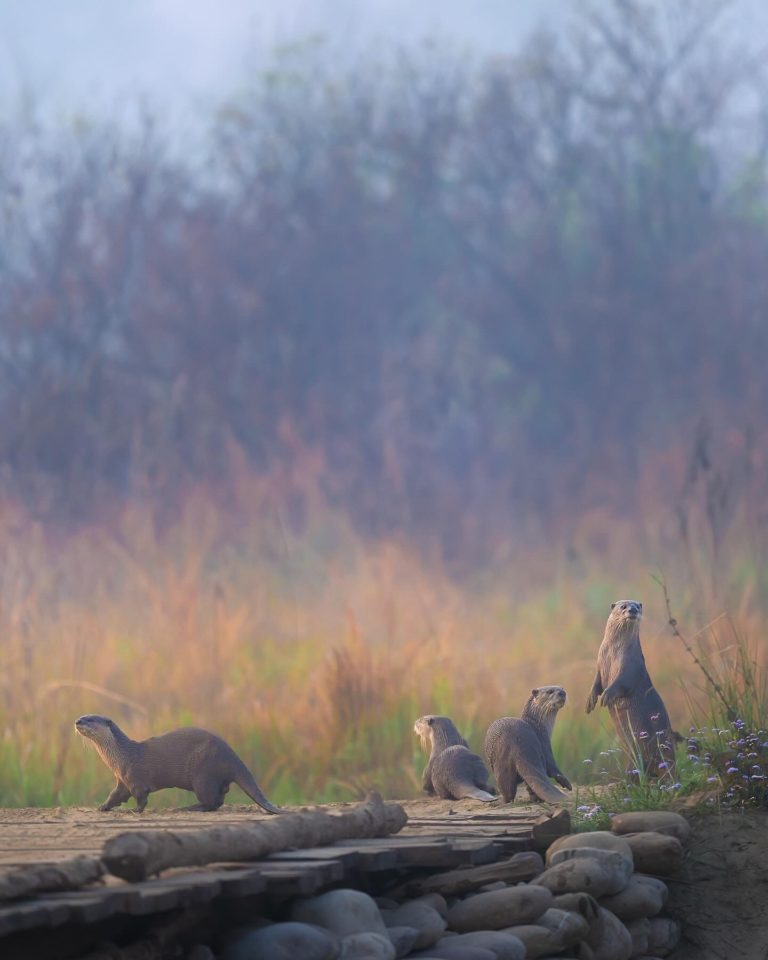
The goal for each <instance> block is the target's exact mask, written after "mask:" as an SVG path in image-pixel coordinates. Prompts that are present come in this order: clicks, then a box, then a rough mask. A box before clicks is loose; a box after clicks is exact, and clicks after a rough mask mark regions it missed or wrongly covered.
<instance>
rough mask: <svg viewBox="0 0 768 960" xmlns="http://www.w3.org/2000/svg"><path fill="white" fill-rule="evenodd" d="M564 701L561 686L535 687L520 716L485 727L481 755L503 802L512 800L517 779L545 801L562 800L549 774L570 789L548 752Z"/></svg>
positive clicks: (515, 790)
mask: <svg viewBox="0 0 768 960" xmlns="http://www.w3.org/2000/svg"><path fill="white" fill-rule="evenodd" d="M565 701H566V694H565V690H563V688H562V687H558V686H554V685H552V686H546V687H536V688H535V689H534V690H532V691H531V695H530V697H529V698H528V702H527V703H526V705H525V707H524V709H523V714H522V716H521V717H502V718H501V719H499V720H494V721H493V723H492V724H491V725H490V727H488V732H487V734H486V735H485V755H486V757H487V758H488V763H489V764H490V765H491V770H492V771H493V775H494V776H495V777H496V783H497V784H498V787H499V791H500V792H501V796H502V798H503V799H504V802H505V803H511V802H512V800H514V799H515V795H516V794H517V788H518V786H519V785H520V781H521V780H522V781H524V782H525V785H526V786H527V787H528V790H529V791H530V792H531V794H532V795H533V796H536V797H538V799H539V800H544V801H547V802H548V803H562V802H563V800H565V799H566V797H565V794H564V793H562V792H561V791H560V790H558V789H557V787H555V786H553V785H552V783H550V781H549V777H552V778H553V779H555V780H557V782H558V783H559V784H560V785H561V786H563V787H565V788H566V789H567V790H570V789H572V788H571V783H570V781H569V780H568V778H567V777H566V776H565V774H564V773H563V772H562V771H561V770H560V768H559V767H558V765H557V763H556V762H555V757H554V754H553V753H552V729H553V727H554V725H555V720H556V718H557V714H558V711H559V710H560V709H561V708H562V707H563V706H564V705H565Z"/></svg>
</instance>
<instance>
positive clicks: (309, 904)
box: [291, 890, 388, 960]
mask: <svg viewBox="0 0 768 960" xmlns="http://www.w3.org/2000/svg"><path fill="white" fill-rule="evenodd" d="M291 920H296V921H298V922H299V923H314V924H316V925H317V926H319V927H325V928H326V930H330V931H331V932H333V933H335V934H336V935H337V936H339V937H348V936H350V935H351V934H353V933H380V934H382V936H384V937H387V928H386V926H385V925H384V921H383V919H382V917H381V911H380V910H379V908H378V906H377V905H376V902H375V901H374V900H373V898H372V897H369V896H368V894H367V893H362V892H361V891H360V890H329V891H328V893H323V894H321V895H320V896H319V897H309V898H308V899H306V900H297V901H296V903H294V905H293V908H292V910H291ZM387 939H388V938H387ZM294 960H296V958H294Z"/></svg>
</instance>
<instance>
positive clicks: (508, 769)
mask: <svg viewBox="0 0 768 960" xmlns="http://www.w3.org/2000/svg"><path fill="white" fill-rule="evenodd" d="M494 773H495V774H496V782H497V783H498V785H499V792H500V793H501V799H502V800H503V801H504V803H512V801H513V800H514V799H515V797H516V796H517V788H518V786H519V785H520V780H521V779H522V778H521V777H520V774H519V773H518V772H517V768H516V767H515V765H514V763H505V764H504V766H503V767H502V768H501V769H500V770H498V771H494Z"/></svg>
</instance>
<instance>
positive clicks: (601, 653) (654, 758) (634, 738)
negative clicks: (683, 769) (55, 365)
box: [587, 600, 675, 777]
mask: <svg viewBox="0 0 768 960" xmlns="http://www.w3.org/2000/svg"><path fill="white" fill-rule="evenodd" d="M642 616H643V605H642V603H639V602H638V601H637V600H617V601H616V602H615V603H612V604H611V611H610V613H609V615H608V622H607V623H606V625H605V634H604V636H603V642H602V643H601V644H600V649H599V650H598V652H597V674H596V676H595V680H594V683H593V684H592V689H591V691H590V693H589V697H588V698H587V713H591V711H592V710H594V709H595V706H596V705H597V703H598V698H599V702H600V706H601V707H607V708H608V712H609V713H610V715H611V719H612V720H613V723H614V726H615V728H616V733H617V734H618V736H619V740H620V742H621V745H622V748H623V749H624V752H625V753H626V755H627V759H628V760H629V762H630V763H632V765H633V766H634V765H635V764H639V765H641V766H642V767H643V769H644V771H645V773H646V775H648V776H652V777H658V776H660V775H661V774H663V773H665V772H669V773H671V772H673V770H674V759H675V751H674V741H675V734H674V733H673V732H672V728H671V725H670V722H669V715H668V714H667V708H666V707H665V706H664V701H663V700H662V699H661V697H660V696H659V693H658V691H657V690H656V688H655V687H654V686H653V682H652V681H651V678H650V676H649V675H648V670H647V669H646V666H645V657H644V656H643V650H642V647H641V646H640V621H641V619H642Z"/></svg>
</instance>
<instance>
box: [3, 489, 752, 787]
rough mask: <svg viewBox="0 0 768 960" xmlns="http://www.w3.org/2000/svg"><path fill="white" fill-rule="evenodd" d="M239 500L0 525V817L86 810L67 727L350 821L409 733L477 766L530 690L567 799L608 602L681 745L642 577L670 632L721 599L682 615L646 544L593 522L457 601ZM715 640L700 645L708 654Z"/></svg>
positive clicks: (478, 583)
mask: <svg viewBox="0 0 768 960" xmlns="http://www.w3.org/2000/svg"><path fill="white" fill-rule="evenodd" d="M251 495H252V502H253V507H254V509H253V511H252V513H251V514H250V516H251V519H250V520H249V521H248V522H246V523H243V522H238V523H233V522H232V520H231V519H230V517H229V515H228V514H227V513H226V512H225V511H224V510H221V509H219V508H217V507H216V506H215V505H214V504H215V502H214V500H213V499H212V498H210V497H208V496H206V495H205V494H204V493H196V494H192V495H190V496H189V497H187V498H186V499H185V501H184V503H183V504H182V507H181V509H180V512H179V515H178V517H177V518H176V519H175V520H174V522H173V523H171V524H170V525H167V526H166V527H165V528H163V529H159V528H158V527H157V526H156V524H155V523H154V522H153V518H152V513H151V511H150V510H149V509H142V508H140V507H137V506H131V507H127V508H126V509H125V510H124V512H123V513H122V515H120V516H119V517H116V518H115V520H114V521H113V523H111V524H110V527H109V530H107V529H105V528H103V527H100V528H97V527H93V528H88V529H83V530H81V531H79V532H77V533H72V534H70V535H68V536H66V537H52V536H51V535H50V533H49V532H48V531H46V530H45V529H44V528H42V527H41V526H40V525H38V524H36V523H35V522H33V521H32V520H30V519H29V518H27V517H25V516H24V514H23V512H21V511H20V510H18V509H16V508H14V507H12V506H11V505H6V506H4V507H3V508H2V509H0V560H1V561H2V562H1V565H0V630H1V631H2V669H1V671H0V804H2V805H25V804H59V803H78V804H91V803H94V802H96V801H97V800H100V799H103V797H104V796H105V795H106V793H107V792H108V788H109V786H110V775H109V774H108V772H107V771H106V769H105V768H104V767H103V766H102V764H101V762H100V761H99V760H98V758H97V757H96V755H95V754H94V752H93V751H92V750H90V749H87V745H85V744H81V743H80V742H79V738H78V737H77V736H76V734H75V733H74V729H73V726H72V723H73V721H74V719H75V718H76V717H77V716H79V715H80V714H83V713H102V714H106V715H109V716H111V717H112V718H113V719H115V720H116V721H117V722H118V723H119V724H121V726H123V727H124V728H125V730H126V731H127V732H128V733H129V734H130V735H132V736H134V737H137V738H141V737H145V736H147V735H150V734H153V733H160V732H163V731H165V730H167V729H170V728H172V727H174V726H178V725H182V724H195V725H200V726H203V727H207V728H209V729H212V730H215V731H217V732H218V733H220V734H221V735H223V736H224V737H225V738H226V739H228V740H229V741H230V742H231V743H232V744H233V746H235V748H236V749H237V750H238V751H239V752H240V753H241V755H242V756H243V757H244V759H245V760H246V762H247V763H248V764H249V765H250V766H251V767H252V769H253V770H254V772H255V774H256V777H257V779H258V780H259V782H260V784H261V786H262V787H263V789H264V790H265V791H266V792H267V794H268V795H269V796H270V797H271V798H272V799H274V800H275V801H277V802H283V803H285V802H294V803H295V802H313V801H321V800H329V799H347V798H352V797H355V796H358V795H360V793H361V792H362V791H364V790H365V789H366V788H367V787H368V786H370V785H376V786H377V787H378V788H379V789H380V790H382V791H383V792H384V793H385V794H386V795H388V796H398V795H399V796H403V795H415V794H417V793H418V791H419V781H420V771H421V768H422V766H423V763H424V759H423V757H422V756H421V755H420V753H419V747H418V741H417V738H416V736H415V735H414V733H413V722H414V720H415V718H416V717H418V716H420V715H421V714H424V713H430V712H431V713H447V714H450V715H451V716H452V717H453V718H454V719H455V721H456V722H457V724H458V726H459V727H460V729H461V730H462V731H463V732H464V734H465V736H467V737H468V739H469V740H470V742H471V743H472V744H473V745H474V746H475V748H477V749H481V747H482V739H483V735H484V731H485V729H486V727H487V725H488V723H489V722H490V721H491V720H492V719H494V718H495V717H497V716H501V715H505V714H509V713H513V714H514V713H518V712H519V710H520V708H521V706H522V704H523V702H524V700H525V699H526V696H527V693H528V691H529V689H530V688H531V687H532V686H534V685H536V684H543V683H559V684H562V685H563V686H565V688H566V689H567V691H568V693H569V703H568V705H567V706H566V708H565V710H564V712H563V714H562V715H561V720H560V721H559V724H558V727H557V729H556V737H555V747H556V753H557V754H558V756H559V758H560V761H561V766H562V767H563V768H564V770H565V771H566V772H567V773H568V775H569V776H571V777H572V779H574V781H577V782H578V781H581V782H584V781H585V778H586V776H587V771H588V770H590V769H591V770H597V769H598V768H599V766H600V762H599V754H600V751H601V750H604V749H605V748H606V747H608V746H609V745H611V744H612V741H613V737H612V735H611V732H610V729H609V727H608V724H607V718H606V717H605V716H603V715H601V714H598V715H597V716H596V715H594V714H593V715H592V716H590V717H586V716H585V715H584V712H583V703H584V700H585V697H586V693H587V691H588V689H589V687H590V684H591V681H592V677H593V665H594V658H595V653H596V651H597V647H598V645H599V642H600V639H601V635H602V628H603V624H604V621H605V616H606V613H607V609H608V604H609V603H610V601H611V600H613V599H616V598H617V597H620V596H627V595H628V596H632V597H637V598H638V599H643V600H644V601H645V610H646V615H645V623H644V632H643V639H644V648H645V652H646V658H647V661H648V665H649V669H650V671H651V675H652V676H653V677H654V680H655V682H656V685H657V686H658V687H659V689H660V690H661V691H662V693H663V695H664V697H665V699H666V701H667V703H668V706H669V709H670V713H671V714H672V718H673V722H674V723H675V725H676V726H677V727H678V729H682V731H683V732H685V730H686V729H687V725H688V720H687V719H686V718H687V717H688V716H689V714H690V703H689V701H690V699H691V698H692V699H693V700H694V701H695V700H696V698H697V696H698V693H697V685H699V681H700V677H699V675H698V673H697V670H696V667H695V666H694V665H693V664H692V663H691V662H690V661H689V659H688V658H687V656H686V653H685V651H684V649H682V646H681V645H680V644H679V643H678V642H677V641H675V640H674V638H672V637H671V636H670V634H669V631H668V629H667V627H666V623H665V613H664V605H663V598H662V596H661V593H660V591H659V590H658V588H657V587H656V586H655V585H654V583H653V582H652V580H651V577H650V574H652V573H653V572H654V570H655V569H656V564H657V562H658V560H659V559H660V558H661V559H666V560H668V561H669V563H670V564H674V565H675V567H674V569H675V572H676V574H678V571H682V572H681V573H679V574H678V575H676V576H670V575H669V569H670V567H668V568H667V570H668V579H669V580H670V581H671V587H672V590H673V594H674V596H675V600H676V604H677V609H678V611H679V614H678V615H684V616H688V617H690V619H688V620H687V621H686V622H687V623H688V624H689V625H690V628H691V629H690V630H689V633H692V632H694V630H695V629H698V628H699V627H701V626H702V625H704V624H705V623H707V621H708V620H710V619H712V618H713V617H714V615H715V614H716V613H717V612H718V609H717V606H716V604H719V603H721V602H722V600H723V597H721V596H718V597H716V598H713V597H709V596H708V595H707V596H706V598H705V599H702V593H701V591H700V583H699V581H698V580H697V576H696V571H695V569H694V565H692V564H688V565H687V566H686V560H685V557H684V556H683V555H682V554H681V553H680V551H679V550H676V548H675V547H674V543H673V542H671V541H670V542H668V541H667V540H666V539H665V538H666V529H667V528H666V526H665V523H664V522H660V523H659V524H658V526H657V527H652V526H648V525H646V526H644V527H643V528H638V526H637V524H634V525H633V524H632V523H631V522H630V521H629V520H626V519H623V520H621V521H618V520H616V518H611V517H607V516H605V515H603V514H602V513H601V512H595V513H593V514H591V515H586V516H584V517H582V518H581V519H580V520H579V522H578V523H576V524H573V525H572V527H571V529H570V530H569V531H568V532H567V538H566V537H565V536H564V537H563V540H564V541H566V540H567V544H568V549H567V550H566V549H565V547H564V546H563V545H558V546H556V547H547V548H542V549H540V550H538V551H535V552H532V551H525V553H524V555H522V556H520V557H517V558H514V557H513V558H512V559H507V560H505V561H504V563H503V564H499V565H498V566H497V567H496V569H495V570H494V571H493V572H492V574H486V575H485V576H484V577H482V578H479V577H478V578H473V579H472V581H471V582H461V583H459V582H457V581H456V580H455V579H453V578H451V577H449V576H448V575H447V574H446V573H445V572H444V571H443V570H441V569H440V567H439V565H437V564H435V563H433V562H427V561H425V560H420V559H419V558H418V557H417V555H416V554H415V552H414V551H413V550H409V549H408V548H406V547H405V546H403V545H400V544H397V543H394V542H389V543H381V542H379V543H370V544H366V543H363V542H361V540H360V539H359V538H357V537H356V536H354V535H353V534H352V532H351V531H350V529H349V528H348V526H347V525H346V524H345V523H344V522H343V521H342V520H341V519H340V518H338V517H335V516H333V515H332V514H330V513H329V512H328V511H327V510H323V509H320V508H318V509H316V510H314V511H313V513H312V516H311V520H310V522H309V523H308V524H306V526H305V527H304V529H303V530H302V532H301V534H300V535H296V534H292V533H291V532H290V531H288V530H287V529H286V526H285V525H284V524H283V523H282V522H281V520H280V517H279V514H278V513H277V512H276V510H274V509H272V508H270V506H269V502H268V499H267V498H266V497H261V496H260V492H259V487H258V481H256V480H254V481H253V489H252V491H251ZM663 520H664V517H663V515H662V521H663ZM700 560H701V558H700V557H698V558H697V563H699V562H700ZM750 562H751V561H750V559H749V556H747V555H739V557H738V563H735V562H734V564H733V569H734V571H735V573H734V577H733V583H732V584H731V585H730V587H729V588H728V589H729V590H730V594H729V595H728V598H727V599H729V600H730V603H731V608H732V610H733V616H734V618H735V619H736V620H737V621H738V623H739V629H740V630H741V632H742V633H744V634H746V635H752V636H757V635H759V634H758V630H759V624H760V617H761V611H762V609H763V604H764V602H765V599H766V598H765V597H764V596H763V595H762V593H761V590H760V584H759V575H758V574H757V573H755V574H754V575H750V574H749V572H748V571H749V564H750ZM754 569H755V570H756V569H757V568H756V567H755V568H754ZM745 571H746V572H745ZM722 622H723V621H717V622H716V623H715V624H714V626H713V627H712V628H711V629H710V630H709V632H708V633H706V635H705V643H710V644H711V645H713V646H714V647H717V646H718V645H719V644H720V645H721V638H720V636H719V634H718V630H719V624H720V623H722ZM585 758H594V759H596V760H597V762H596V763H595V764H594V765H593V767H591V768H589V767H585V766H584V764H583V761H584V759H585ZM184 797H185V798H186V795H184ZM181 799H182V795H179V796H175V795H173V794H168V795H167V796H166V797H163V795H158V796H157V797H153V800H152V802H154V803H161V802H174V803H178V802H179V801H180V800H181ZM232 799H239V800H241V801H242V799H243V798H242V796H241V795H240V794H239V792H238V791H233V795H232Z"/></svg>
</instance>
